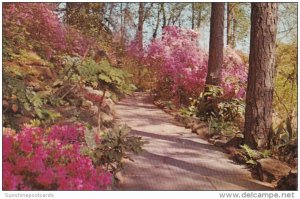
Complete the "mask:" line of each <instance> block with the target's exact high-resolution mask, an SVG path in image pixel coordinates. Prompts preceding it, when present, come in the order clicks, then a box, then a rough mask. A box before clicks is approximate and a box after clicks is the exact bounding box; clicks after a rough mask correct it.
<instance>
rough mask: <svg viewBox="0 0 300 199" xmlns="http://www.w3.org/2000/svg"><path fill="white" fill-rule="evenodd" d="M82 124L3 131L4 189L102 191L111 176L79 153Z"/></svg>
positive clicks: (82, 142)
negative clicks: (15, 131) (16, 131)
mask: <svg viewBox="0 0 300 199" xmlns="http://www.w3.org/2000/svg"><path fill="white" fill-rule="evenodd" d="M83 145H85V143H84V127H83V126H82V125H63V126H53V127H51V128H48V129H42V128H31V127H26V128H23V129H22V130H21V131H20V132H18V133H14V131H12V130H11V129H4V134H3V187H2V188H3V190H105V189H107V188H108V187H109V186H110V185H111V183H112V175H111V174H110V173H109V172H106V171H104V170H103V169H102V168H101V167H95V166H94V165H93V163H92V160H91V159H90V158H89V157H87V156H84V155H82V154H81V153H80V150H81V147H82V146H83Z"/></svg>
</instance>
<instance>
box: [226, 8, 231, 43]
mask: <svg viewBox="0 0 300 199" xmlns="http://www.w3.org/2000/svg"><path fill="white" fill-rule="evenodd" d="M230 45H231V9H230V3H227V46H230Z"/></svg>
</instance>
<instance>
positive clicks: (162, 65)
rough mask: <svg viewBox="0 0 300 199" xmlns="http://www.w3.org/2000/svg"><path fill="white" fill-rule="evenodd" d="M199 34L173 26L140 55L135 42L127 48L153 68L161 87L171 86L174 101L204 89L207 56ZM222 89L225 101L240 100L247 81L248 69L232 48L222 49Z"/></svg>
mask: <svg viewBox="0 0 300 199" xmlns="http://www.w3.org/2000/svg"><path fill="white" fill-rule="evenodd" d="M199 39H201V38H200V36H199V33H197V32H195V31H194V30H189V29H182V28H179V27H176V26H166V27H165V28H164V30H163V33H162V37H161V38H156V39H154V40H153V41H152V42H151V43H150V44H149V45H148V47H147V49H146V50H145V51H144V52H143V54H142V53H141V51H140V52H137V47H136V45H135V44H136V43H135V42H132V43H131V44H130V45H129V46H128V52H129V53H130V54H135V55H136V57H137V59H139V60H142V62H143V63H144V64H145V65H148V66H149V67H152V68H156V70H155V71H157V78H158V80H159V82H160V84H161V85H162V84H166V81H167V84H168V85H170V91H171V93H172V94H173V96H174V97H175V99H176V96H177V95H178V93H180V92H181V91H184V92H185V93H189V94H197V93H198V94H199V93H200V92H201V91H203V90H204V86H205V80H206V75H207V68H208V53H207V52H205V51H204V50H203V49H201V48H200V46H199V44H198V43H197V42H198V41H199ZM224 54H225V55H224V64H223V66H222V73H221V75H222V77H221V87H222V88H223V89H224V95H225V97H227V98H233V97H236V98H243V97H244V95H245V82H246V81H247V71H248V69H247V66H246V64H245V63H244V62H243V60H242V59H241V57H240V56H239V55H238V54H237V53H236V51H234V50H233V49H230V48H227V49H225V50H224Z"/></svg>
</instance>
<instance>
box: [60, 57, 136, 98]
mask: <svg viewBox="0 0 300 199" xmlns="http://www.w3.org/2000/svg"><path fill="white" fill-rule="evenodd" d="M64 59H65V66H66V67H65V69H64V71H63V72H62V74H63V77H64V78H65V79H71V77H73V80H74V77H76V75H77V77H78V76H79V77H78V78H77V79H76V78H75V80H79V79H82V80H83V82H84V83H85V84H86V85H89V86H93V87H94V88H98V89H99V88H100V89H102V90H109V91H111V92H112V93H114V94H116V95H120V94H130V93H131V92H132V91H133V90H134V89H135V86H134V85H133V84H130V82H129V81H128V78H129V77H130V74H128V73H127V72H125V71H124V70H122V69H119V68H116V67H112V66H111V65H110V64H109V62H108V61H107V60H102V61H101V62H100V63H97V62H95V61H94V60H92V59H89V58H88V59H86V60H80V59H78V58H72V57H65V58H64ZM56 83H57V84H58V83H59V82H56Z"/></svg>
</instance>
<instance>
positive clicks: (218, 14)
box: [206, 3, 225, 85]
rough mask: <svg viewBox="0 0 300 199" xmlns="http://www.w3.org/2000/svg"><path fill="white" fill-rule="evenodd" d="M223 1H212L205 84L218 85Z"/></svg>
mask: <svg viewBox="0 0 300 199" xmlns="http://www.w3.org/2000/svg"><path fill="white" fill-rule="evenodd" d="M224 10H225V5H224V3H212V8H211V21H210V38H209V58H208V72H207V76H206V84H210V85H219V82H220V79H221V68H222V64H223V48H224V42H223V36H224Z"/></svg>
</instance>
